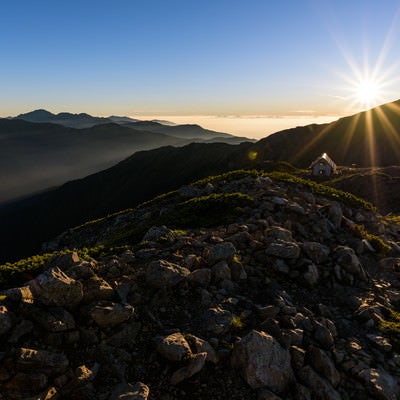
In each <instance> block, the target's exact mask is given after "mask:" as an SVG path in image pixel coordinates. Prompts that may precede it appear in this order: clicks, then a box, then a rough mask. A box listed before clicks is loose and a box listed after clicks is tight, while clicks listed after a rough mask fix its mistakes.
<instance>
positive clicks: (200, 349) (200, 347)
mask: <svg viewBox="0 0 400 400" xmlns="http://www.w3.org/2000/svg"><path fill="white" fill-rule="evenodd" d="M189 339H190V340H189V341H190V343H191V345H192V347H194V349H195V350H196V352H197V353H204V352H205V353H207V357H206V361H210V362H212V363H214V364H217V362H218V356H217V352H216V351H215V350H214V348H213V347H212V346H211V344H210V343H208V342H207V341H206V340H203V339H200V338H198V337H197V336H194V335H190V336H189Z"/></svg>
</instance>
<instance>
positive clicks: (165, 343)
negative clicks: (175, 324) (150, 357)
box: [155, 332, 207, 361]
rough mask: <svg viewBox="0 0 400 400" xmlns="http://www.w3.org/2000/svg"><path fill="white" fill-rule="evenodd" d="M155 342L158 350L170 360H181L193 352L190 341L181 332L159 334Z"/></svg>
mask: <svg viewBox="0 0 400 400" xmlns="http://www.w3.org/2000/svg"><path fill="white" fill-rule="evenodd" d="M155 342H156V349H157V351H158V352H159V353H160V354H161V355H162V356H163V357H165V358H166V359H168V360H170V361H181V360H183V359H185V358H187V357H188V356H190V355H191V354H192V351H191V350H190V346H189V343H188V342H187V341H186V339H185V337H184V336H183V335H182V333H180V332H177V333H173V334H171V335H168V336H165V337H162V336H158V337H156V339H155ZM205 354H207V353H205Z"/></svg>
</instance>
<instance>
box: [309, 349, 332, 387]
mask: <svg viewBox="0 0 400 400" xmlns="http://www.w3.org/2000/svg"><path fill="white" fill-rule="evenodd" d="M306 360H307V361H308V363H309V364H310V365H311V367H313V369H314V370H315V371H318V372H319V373H320V374H321V375H323V376H324V377H325V378H326V379H328V381H329V382H330V383H331V384H332V386H334V387H336V386H338V385H339V382H340V374H339V372H338V370H337V369H336V367H335V364H334V363H333V361H332V360H331V359H330V357H329V356H328V354H327V353H326V352H325V351H324V350H322V349H320V348H318V347H315V346H309V347H308V349H307V353H306Z"/></svg>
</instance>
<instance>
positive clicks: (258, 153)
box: [0, 100, 400, 259]
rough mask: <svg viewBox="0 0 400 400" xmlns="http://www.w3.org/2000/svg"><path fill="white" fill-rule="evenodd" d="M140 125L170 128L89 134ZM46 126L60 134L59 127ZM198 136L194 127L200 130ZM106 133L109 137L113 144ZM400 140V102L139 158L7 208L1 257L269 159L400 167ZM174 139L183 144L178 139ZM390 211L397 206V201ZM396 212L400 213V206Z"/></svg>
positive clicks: (1, 210) (2, 215)
mask: <svg viewBox="0 0 400 400" xmlns="http://www.w3.org/2000/svg"><path fill="white" fill-rule="evenodd" d="M2 122H3V123H4V120H3V121H2ZM8 122H14V123H20V124H21V123H24V122H23V121H8ZM132 124H138V125H141V126H145V127H149V126H150V127H151V126H154V129H160V130H161V131H163V130H164V132H165V131H167V132H168V128H170V127H160V126H159V124H157V123H154V122H152V123H149V122H128V126H125V125H124V126H121V125H115V124H114V125H111V126H110V125H102V126H100V127H99V126H95V127H93V128H90V129H89V131H90V130H95V132H96V133H93V135H94V136H96V135H97V134H98V135H100V137H101V134H99V131H98V129H100V131H101V130H104V132H106V133H107V132H108V131H109V129H110V128H111V127H112V128H113V129H116V130H118V132H120V134H122V133H124V134H125V133H126V134H128V133H127V132H130V131H129V130H133V132H134V133H133V134H136V133H135V132H137V131H136V130H134V129H133V128H132V127H131V125H132ZM45 127H46V129H50V130H51V129H53V131H52V132H53V133H54V132H55V129H56V128H55V127H54V125H45ZM175 128H177V130H176V131H175V132H177V135H179V132H178V131H179V129H182V128H180V127H179V126H178V127H175ZM65 129H67V128H65ZM68 129H69V131H68V132H66V133H65V134H66V135H67V136H68V135H69V136H71V132H75V133H76V134H77V135H78V136H79V135H81V134H82V131H81V130H72V131H71V129H72V128H68ZM196 129H198V128H196V126H194V127H193V130H194V131H196ZM0 131H1V130H0ZM188 131H189V132H190V130H188ZM188 131H186V132H188ZM145 132H148V131H147V130H146V131H145ZM106 133H104V135H105V136H106V137H107V134H106ZM158 134H159V135H165V133H160V132H159V133H158ZM192 134H193V133H192ZM50 135H51V133H50ZM216 135H217V136H218V135H219V134H218V133H216ZM16 136H17V135H14V137H16ZM128 136H129V134H128ZM209 136H210V135H209V132H206V133H205V134H204V137H206V138H208V137H209ZM399 136H400V100H399V101H396V102H393V103H389V104H385V105H383V106H381V107H377V108H375V109H372V110H369V111H366V112H362V113H359V114H356V115H353V116H350V117H345V118H341V119H339V120H338V121H335V122H332V123H331V124H323V125H309V126H305V127H297V128H293V129H288V130H285V131H282V132H278V133H276V134H273V135H270V136H268V137H266V138H265V139H262V140H260V141H258V142H256V143H251V142H244V143H242V144H239V145H229V144H223V143H208V144H207V143H194V144H190V145H185V146H183V147H171V146H167V147H162V148H158V149H155V150H150V151H141V152H136V153H135V154H133V155H132V156H130V157H128V158H127V159H125V160H124V161H122V162H120V163H118V164H117V165H115V166H113V167H112V168H109V169H107V170H104V171H101V172H98V173H96V174H93V175H90V176H88V177H86V178H84V179H79V180H76V181H73V182H68V183H66V184H64V185H62V186H60V187H58V188H55V189H53V190H49V191H47V192H44V193H42V194H39V195H36V196H32V197H30V198H27V199H25V200H21V201H18V202H14V203H11V204H8V205H5V206H3V207H0V221H2V223H1V225H0V237H2V241H1V242H0V257H3V259H5V258H7V257H11V258H13V257H16V256H19V257H20V256H22V255H27V254H29V253H32V252H34V251H37V250H38V248H39V246H40V244H41V243H42V242H43V241H45V240H49V239H51V238H52V237H53V236H55V235H57V234H58V233H60V232H62V231H63V230H65V229H67V228H69V227H73V226H75V225H78V224H81V223H83V222H85V221H87V220H90V219H93V218H98V217H101V216H104V215H107V214H109V213H113V212H116V211H119V210H121V209H124V208H128V207H133V206H135V205H137V204H138V203H140V202H143V201H145V200H148V199H149V198H151V197H153V196H156V195H158V194H161V193H164V192H167V191H170V190H173V189H176V188H178V187H179V186H181V185H184V184H187V183H189V182H192V181H194V180H196V179H199V178H202V177H205V176H208V175H212V174H218V173H221V172H224V171H228V170H233V169H239V168H260V169H263V168H265V165H266V164H265V163H266V162H267V161H269V160H272V161H289V162H290V163H293V164H294V165H296V166H297V167H305V168H306V167H308V165H309V164H310V163H311V162H312V161H313V160H314V159H315V158H316V157H317V156H318V155H319V154H321V153H323V152H327V153H328V154H329V155H330V156H331V158H333V160H334V161H335V162H336V163H337V164H339V165H347V166H351V165H352V164H357V165H358V166H378V165H382V166H385V165H390V164H400V162H399V154H400V145H399V143H400V139H399ZM228 139H229V138H228ZM174 140H183V139H182V137H176V136H175V138H174ZM207 140H208V139H207ZM89 142H90V141H89ZM111 142H112V140H111V141H109V142H108V143H109V144H110V143H111ZM83 147H84V148H87V150H85V151H84V152H83V154H81V157H85V156H87V157H89V156H90V155H92V154H94V156H95V155H96V154H95V153H96V152H95V151H94V152H93V151H91V150H90V146H89V147H85V146H83ZM38 154H40V151H38ZM356 194H357V193H356ZM390 204H396V202H395V201H394V199H393V201H391V203H390ZM398 204H400V194H399V202H398ZM396 210H398V211H400V206H399V207H398V208H397V209H396ZM396 210H394V211H396ZM21 243H23V246H22V245H21Z"/></svg>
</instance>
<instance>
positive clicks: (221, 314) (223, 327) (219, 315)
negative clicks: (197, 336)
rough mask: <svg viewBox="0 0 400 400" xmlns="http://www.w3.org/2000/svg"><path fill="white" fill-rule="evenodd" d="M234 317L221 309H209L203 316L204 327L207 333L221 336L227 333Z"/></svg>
mask: <svg viewBox="0 0 400 400" xmlns="http://www.w3.org/2000/svg"><path fill="white" fill-rule="evenodd" d="M232 318H233V315H232V313H231V312H230V311H228V310H225V309H223V308H221V307H213V308H209V309H208V310H207V311H206V312H205V313H204V314H203V318H202V320H203V327H204V330H205V331H207V332H211V333H214V334H216V335H220V334H222V333H226V332H227V331H228V330H229V328H230V326H231V324H232Z"/></svg>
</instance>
